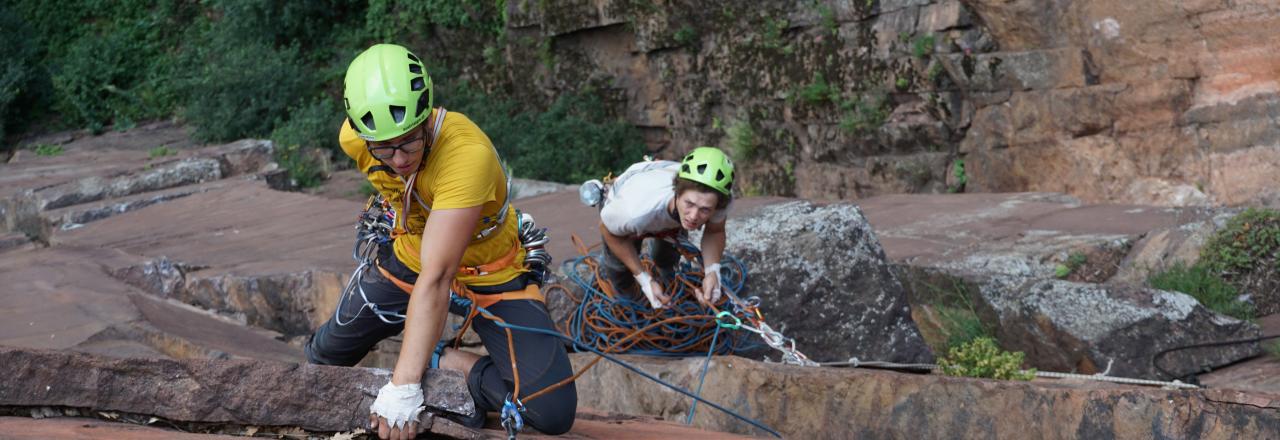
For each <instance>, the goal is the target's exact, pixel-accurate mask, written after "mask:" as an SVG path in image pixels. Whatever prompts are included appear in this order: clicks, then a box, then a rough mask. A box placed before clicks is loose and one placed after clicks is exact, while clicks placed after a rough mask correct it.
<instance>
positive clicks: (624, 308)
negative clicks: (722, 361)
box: [565, 242, 761, 357]
mask: <svg viewBox="0 0 1280 440" xmlns="http://www.w3.org/2000/svg"><path fill="white" fill-rule="evenodd" d="M680 246H681V247H682V248H684V250H685V251H687V252H689V253H691V254H697V252H698V249H697V248H696V247H693V246H692V244H690V243H687V242H681V244H680ZM587 258H591V257H590V256H581V257H577V258H574V259H571V260H569V261H568V262H567V263H566V264H568V265H569V266H568V268H567V270H566V271H565V272H566V273H567V275H568V278H569V279H570V280H571V281H572V282H574V283H575V284H577V285H578V286H579V287H580V288H581V289H582V292H583V297H582V298H581V301H580V302H579V303H578V306H577V308H576V309H574V311H573V313H572V314H571V315H570V316H569V319H568V320H567V321H568V322H567V323H566V324H567V325H566V328H567V329H566V332H567V333H568V334H569V336H571V337H572V338H573V340H574V342H577V343H579V344H582V345H584V346H590V347H595V348H597V349H606V348H608V347H612V346H614V344H615V343H616V342H618V341H619V340H621V339H623V338H625V337H627V336H628V334H629V333H627V332H625V331H621V332H607V333H606V332H600V331H597V330H595V329H593V328H592V326H590V325H588V323H596V324H604V325H600V326H602V327H609V328H616V329H638V328H645V327H647V326H649V325H651V324H654V323H656V322H660V321H663V320H667V319H670V318H674V317H680V316H710V315H714V314H715V310H714V309H712V308H711V307H710V306H705V305H702V304H701V303H699V302H698V301H697V300H696V299H695V298H694V292H693V291H692V290H690V289H687V288H686V286H687V284H686V282H685V281H688V282H689V283H692V285H702V269H701V261H697V262H696V264H697V266H696V267H698V269H696V270H695V262H691V261H688V260H684V261H681V263H680V265H679V266H678V267H677V268H676V269H677V270H676V271H675V272H676V275H675V276H676V279H675V281H674V283H675V286H676V289H675V292H674V293H673V295H672V301H671V302H670V306H669V307H667V308H665V309H662V310H657V311H655V310H653V309H652V308H651V307H650V306H649V304H648V303H647V302H642V301H637V300H634V299H631V298H627V297H625V296H622V295H620V296H618V297H615V298H610V297H609V296H608V295H605V293H604V292H603V291H602V290H601V289H600V288H599V287H598V283H599V282H600V281H599V280H596V279H595V276H594V275H592V276H589V277H583V276H581V275H579V274H580V272H584V271H583V270H580V269H581V268H582V267H583V265H585V264H587V263H586V259H587ZM698 260H701V258H698ZM721 267H722V269H721V270H722V272H721V273H722V275H721V284H722V287H723V288H724V289H725V290H727V291H729V292H731V293H732V294H734V295H735V296H740V294H741V292H742V291H743V288H744V287H745V285H746V268H745V267H744V266H743V264H742V262H741V261H739V260H738V259H736V258H733V257H732V256H729V255H726V256H725V257H724V261H722V262H721ZM722 304H724V306H725V307H728V308H730V309H733V310H735V312H736V313H739V314H742V313H745V312H742V311H740V310H738V309H737V305H735V304H732V303H731V302H729V301H725V302H723V303H722ZM713 324H714V323H713V322H712V321H711V320H689V321H685V322H668V323H666V324H662V325H660V326H658V327H656V328H654V329H652V330H651V331H650V332H649V333H650V334H651V335H653V336H655V337H654V338H651V339H640V340H637V341H633V342H631V343H629V344H628V345H627V348H626V349H624V350H619V351H616V353H627V354H641V355H647V356H662V357H685V356H689V355H690V354H691V352H701V351H702V350H703V349H704V347H705V349H707V350H709V351H710V352H712V353H715V354H730V353H734V352H740V351H743V350H748V349H752V348H756V347H758V346H760V345H761V344H760V343H759V342H754V341H753V340H752V338H750V335H749V334H745V333H743V334H733V333H726V334H725V337H724V338H718V334H717V333H718V332H719V329H718V328H715V329H713V328H711V327H715V326H714V325H713ZM575 347H576V346H575ZM575 350H577V351H582V350H581V349H577V348H575Z"/></svg>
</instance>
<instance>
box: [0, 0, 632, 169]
mask: <svg viewBox="0 0 1280 440" xmlns="http://www.w3.org/2000/svg"><path fill="white" fill-rule="evenodd" d="M505 11H506V6H505V1H504V0H497V1H494V0H426V1H410V0H371V1H356V0H316V1H308V2H282V1H278V0H205V1H201V2H158V3H157V2H146V1H142V0H117V1H108V0H45V1H40V0H14V1H11V2H0V28H2V29H4V32H3V33H0V42H2V43H4V44H5V47H6V48H5V50H3V51H0V61H3V62H4V64H3V65H4V66H5V67H4V68H0V116H4V118H3V123H2V124H0V136H3V135H4V134H5V131H4V130H6V129H13V130H21V129H23V128H28V127H31V126H33V125H34V124H32V123H33V122H34V121H37V120H43V121H49V122H50V123H49V124H42V125H40V126H39V128H40V130H41V131H52V130H58V129H67V128H91V129H94V130H95V131H101V130H103V129H105V128H106V127H115V128H117V129H122V128H128V127H129V126H132V125H133V124H134V123H135V122H137V121H141V120H144V119H154V118H163V117H170V116H175V115H177V116H181V117H182V118H183V120H184V121H185V122H186V123H188V124H189V125H191V126H192V128H193V133H194V136H195V137H196V138H197V139H198V140H201V141H208V142H223V141H230V140H235V139H240V138H246V137H266V136H270V137H271V138H272V139H273V140H275V141H276V144H277V145H278V146H279V147H280V150H279V152H278V153H280V154H284V157H278V158H277V159H278V160H279V161H280V162H281V163H282V164H285V163H289V164H292V165H293V166H292V168H291V169H290V173H291V174H293V173H294V169H293V168H297V169H298V171H297V172H298V173H302V174H299V175H296V176H293V177H295V179H296V180H298V181H299V182H312V181H313V180H314V178H313V176H314V175H316V174H315V173H314V172H312V171H308V170H314V169H316V167H313V166H312V165H314V164H312V163H311V162H309V160H308V159H306V158H314V157H315V156H314V155H312V154H307V153H306V151H305V150H307V149H310V148H321V149H324V150H327V151H329V152H330V153H333V152H336V151H337V141H336V138H337V130H338V122H339V121H341V119H342V118H343V116H344V115H343V114H342V111H341V108H340V106H339V102H340V100H339V98H340V96H339V94H340V93H341V88H342V83H341V82H342V77H343V76H344V74H345V72H346V66H347V64H348V63H350V62H351V59H352V58H354V56H355V55H356V54H357V53H359V52H360V51H361V50H363V49H364V48H366V47H368V46H369V45H371V44H373V43H376V42H396V43H401V44H405V45H408V46H410V47H411V48H413V49H415V50H417V51H418V54H419V55H422V56H423V57H424V59H426V60H427V62H428V65H429V66H430V71H431V73H432V75H433V79H435V82H436V84H437V85H438V89H437V93H436V96H437V103H438V104H444V105H448V106H450V108H451V109H453V110H460V111H462V112H463V113H465V114H467V115H469V116H471V117H472V118H473V119H474V120H475V121H476V122H477V123H478V124H479V125H480V127H481V128H482V129H484V130H485V131H486V133H487V134H489V136H490V137H491V138H492V139H493V140H494V142H495V144H496V145H498V148H499V150H500V152H501V153H502V154H503V157H504V159H505V160H507V161H508V163H509V164H511V165H512V167H513V168H514V169H516V170H517V172H518V173H520V176H521V177H530V178H538V179H549V180H557V181H562V182H570V181H575V180H581V179H585V178H590V177H598V175H600V174H604V173H606V172H608V171H610V170H620V169H621V168H622V167H623V166H625V165H626V164H628V163H630V162H631V161H634V160H637V159H639V158H640V157H641V155H642V154H643V151H644V148H643V143H642V138H641V136H640V134H639V132H638V130H636V129H635V128H634V127H630V126H629V125H628V124H625V123H623V122H621V121H620V120H618V119H617V118H613V117H609V116H607V115H609V114H610V112H609V111H608V109H607V108H606V106H605V104H604V102H603V101H602V100H601V99H600V98H599V96H598V95H597V94H596V93H594V92H592V91H591V90H583V91H580V93H567V94H565V95H564V96H562V97H560V98H559V99H558V100H556V101H554V102H551V103H550V104H549V106H547V107H543V106H541V105H540V103H525V102H516V101H513V100H509V99H506V98H505V97H503V96H492V95H486V94H484V93H482V92H480V91H478V90H477V89H474V88H471V87H469V86H466V85H464V84H456V81H458V79H455V78H453V77H451V75H449V74H448V73H447V72H448V71H449V70H450V69H449V66H447V65H445V64H446V62H447V61H448V60H449V59H450V57H451V56H456V55H455V54H448V53H430V52H429V51H425V50H422V49H423V48H422V47H421V46H423V45H422V44H415V42H421V41H424V40H427V39H430V38H434V37H437V36H439V33H437V32H435V31H436V30H437V29H442V28H443V29H455V30H462V31H464V33H465V34H466V35H467V38H472V37H474V38H478V39H480V40H479V41H477V46H476V47H478V48H483V47H486V45H487V46H490V47H495V48H496V47H501V46H502V45H503V44H505V43H504V41H505V40H503V38H504V37H503V34H504V30H505V26H506V16H505ZM459 50H460V51H462V50H465V49H459ZM477 51H480V49H477ZM477 55H478V53H477ZM46 78H49V79H46ZM450 83H455V84H453V87H450ZM43 109H48V110H45V111H46V113H41V110H43ZM55 124H56V125H55ZM9 134H10V135H12V134H13V131H10V132H9ZM303 174H305V175H303Z"/></svg>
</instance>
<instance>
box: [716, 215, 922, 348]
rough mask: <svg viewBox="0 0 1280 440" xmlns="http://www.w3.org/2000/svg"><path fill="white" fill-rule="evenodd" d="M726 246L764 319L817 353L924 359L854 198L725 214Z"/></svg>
mask: <svg viewBox="0 0 1280 440" xmlns="http://www.w3.org/2000/svg"><path fill="white" fill-rule="evenodd" d="M728 230H729V231H732V233H730V234H729V238H728V243H727V249H726V252H727V253H728V254H729V255H732V256H735V257H737V258H739V259H740V260H741V261H742V262H743V264H745V265H746V268H747V271H748V276H747V288H746V295H748V296H752V295H753V296H758V297H760V299H761V300H762V301H761V304H762V306H761V310H762V312H763V313H764V317H765V319H766V322H768V323H769V324H770V326H772V327H773V328H774V329H776V330H780V331H782V332H783V333H784V334H785V335H786V336H789V337H791V338H794V339H795V340H796V343H797V348H798V349H799V350H800V351H801V352H802V353H805V354H806V355H808V356H809V357H810V358H811V359H814V360H817V361H844V360H848V359H849V358H851V357H857V358H859V359H862V360H878V361H892V362H931V361H932V360H933V354H932V352H931V351H930V350H929V348H928V347H927V346H926V345H925V343H924V340H923V339H922V338H921V337H920V332H919V330H918V329H917V328H916V324H915V322H914V321H912V320H911V311H910V309H909V307H908V304H907V300H906V296H905V291H904V289H903V287H902V284H901V283H899V282H898V279H897V278H896V277H895V276H894V275H893V273H892V272H891V271H890V268H889V265H888V263H887V262H886V260H885V254H884V250H883V249H882V248H881V247H880V241H879V240H878V239H877V238H876V234H875V232H873V231H872V230H871V226H870V224H868V223H867V219H866V218H865V217H864V216H863V215H862V210H860V209H859V208H858V207H857V206H856V205H853V204H847V203H842V204H833V205H826V206H822V205H816V204H813V203H809V202H792V203H785V204H777V205H769V206H765V207H763V208H760V209H759V210H758V211H756V212H754V213H749V214H746V215H738V216H734V217H732V218H731V219H730V220H729V224H728Z"/></svg>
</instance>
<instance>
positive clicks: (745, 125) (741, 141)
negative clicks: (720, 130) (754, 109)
mask: <svg viewBox="0 0 1280 440" xmlns="http://www.w3.org/2000/svg"><path fill="white" fill-rule="evenodd" d="M724 132H725V134H726V135H727V137H726V142H728V146H729V150H730V151H732V152H733V157H734V158H735V159H738V160H751V159H752V158H754V157H755V155H756V132H755V129H754V128H752V127H751V121H750V120H746V119H744V120H739V121H734V122H730V123H729V126H728V127H726V128H725V130H724Z"/></svg>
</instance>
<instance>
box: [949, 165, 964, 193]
mask: <svg viewBox="0 0 1280 440" xmlns="http://www.w3.org/2000/svg"><path fill="white" fill-rule="evenodd" d="M951 175H952V177H955V178H956V180H955V184H954V185H951V186H950V187H948V188H947V192H950V193H962V192H964V186H965V185H966V184H968V183H969V174H967V173H966V172H965V170H964V159H956V160H955V161H954V162H952V163H951Z"/></svg>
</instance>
